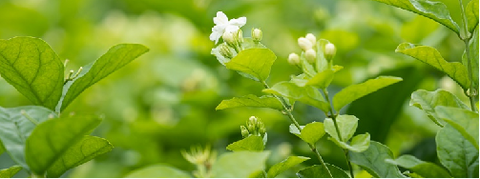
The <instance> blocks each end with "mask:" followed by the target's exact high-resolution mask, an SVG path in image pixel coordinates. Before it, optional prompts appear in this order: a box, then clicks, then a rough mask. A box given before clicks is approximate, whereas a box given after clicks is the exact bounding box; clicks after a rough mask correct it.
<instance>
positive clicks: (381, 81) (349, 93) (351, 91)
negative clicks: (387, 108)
mask: <svg viewBox="0 0 480 179" xmlns="http://www.w3.org/2000/svg"><path fill="white" fill-rule="evenodd" d="M400 81H402V78H398V77H392V76H380V77H378V78H375V79H370V80H367V81H366V82H363V83H360V84H355V85H351V86H348V87H346V88H344V89H342V90H341V91H340V92H338V93H337V94H335V96H333V108H334V109H335V110H337V111H340V109H342V108H343V107H344V106H345V105H347V104H349V103H351V102H352V101H355V100H357V99H359V98H361V97H363V96H365V95H368V94H370V93H373V92H375V91H377V90H379V89H382V88H385V87H387V86H389V85H391V84H395V83H398V82H400Z"/></svg>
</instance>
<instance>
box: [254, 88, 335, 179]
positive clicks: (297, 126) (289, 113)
mask: <svg viewBox="0 0 480 179" xmlns="http://www.w3.org/2000/svg"><path fill="white" fill-rule="evenodd" d="M262 83H263V86H264V87H265V88H266V89H269V88H270V86H268V84H267V83H266V82H265V81H262ZM273 96H274V97H275V98H277V100H278V101H280V103H282V107H283V110H284V111H285V114H286V115H287V116H288V118H289V119H290V121H291V122H292V123H293V124H294V125H295V127H296V128H297V129H298V131H300V132H301V131H302V128H301V127H300V124H299V123H298V122H297V120H296V119H295V117H294V116H293V114H292V112H291V110H290V109H289V108H288V107H287V106H288V103H287V102H286V101H285V100H284V99H283V98H280V97H278V96H277V95H275V94H273ZM308 146H309V147H310V149H311V150H312V152H314V153H315V155H316V156H317V158H318V160H319V161H320V163H321V164H322V166H323V167H325V169H326V170H327V172H328V175H329V176H330V177H331V178H333V175H332V173H331V172H330V169H328V167H327V165H326V164H325V161H324V160H323V157H322V155H320V152H318V150H317V147H316V146H315V145H312V144H308Z"/></svg>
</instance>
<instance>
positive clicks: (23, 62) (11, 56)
mask: <svg viewBox="0 0 480 179" xmlns="http://www.w3.org/2000/svg"><path fill="white" fill-rule="evenodd" d="M0 75H2V77H3V78H4V79H5V80H6V81H7V82H8V83H10V84H11V85H13V86H14V87H15V88H16V89H17V90H18V91H19V92H20V93H22V94H23V95H24V96H26V97H27V98H28V99H29V100H30V101H31V102H32V103H33V104H35V105H42V106H45V107H47V108H49V109H52V110H53V109H55V106H56V105H57V103H58V100H59V99H60V97H61V96H62V87H63V81H64V79H63V63H62V61H61V60H60V58H59V57H58V56H57V54H56V53H55V52H54V51H53V50H52V48H51V47H50V46H49V45H48V44H47V43H46V42H45V41H43V40H41V39H38V38H34V37H14V38H11V39H8V40H0Z"/></svg>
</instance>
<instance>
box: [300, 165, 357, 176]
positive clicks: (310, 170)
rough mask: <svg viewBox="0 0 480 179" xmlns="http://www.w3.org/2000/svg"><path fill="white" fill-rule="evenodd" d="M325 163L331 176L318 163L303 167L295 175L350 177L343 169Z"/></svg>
mask: <svg viewBox="0 0 480 179" xmlns="http://www.w3.org/2000/svg"><path fill="white" fill-rule="evenodd" d="M326 165H327V167H328V169H329V170H330V174H331V176H330V174H328V171H327V170H326V169H325V167H323V166H320V165H313V166H311V167H307V168H304V169H302V170H300V171H299V172H298V173H297V176H298V177H300V178H350V176H348V174H347V173H346V172H345V171H344V170H343V169H341V168H339V167H337V166H335V165H332V164H328V163H326Z"/></svg>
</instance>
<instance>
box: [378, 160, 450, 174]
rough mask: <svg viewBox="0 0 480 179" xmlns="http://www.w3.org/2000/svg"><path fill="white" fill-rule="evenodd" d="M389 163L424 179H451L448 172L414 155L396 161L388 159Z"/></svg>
mask: <svg viewBox="0 0 480 179" xmlns="http://www.w3.org/2000/svg"><path fill="white" fill-rule="evenodd" d="M387 162H388V163H391V164H394V165H398V166H401V167H403V168H406V169H409V170H411V171H413V172H415V173H417V174H418V175H420V176H422V177H423V178H451V177H452V176H450V174H449V173H448V171H446V170H445V169H444V168H442V167H440V166H438V165H436V164H434V163H430V162H424V161H421V160H420V159H418V158H416V157H415V156H412V155H402V156H400V157H398V158H397V159H395V160H391V159H388V160H387Z"/></svg>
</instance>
